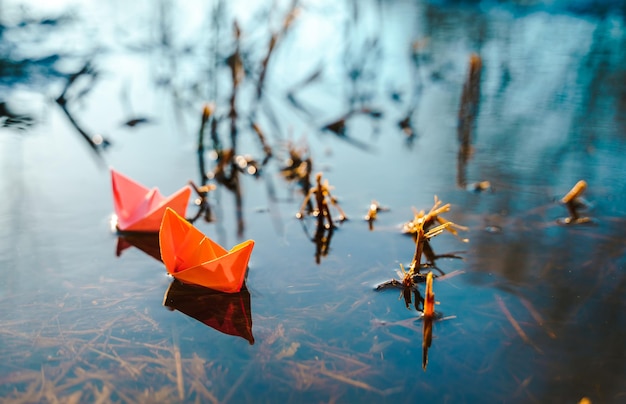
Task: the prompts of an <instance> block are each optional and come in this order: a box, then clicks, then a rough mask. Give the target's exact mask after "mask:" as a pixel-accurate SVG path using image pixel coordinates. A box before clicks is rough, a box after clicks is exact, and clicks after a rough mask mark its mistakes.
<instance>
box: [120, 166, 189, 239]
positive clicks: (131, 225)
mask: <svg viewBox="0 0 626 404" xmlns="http://www.w3.org/2000/svg"><path fill="white" fill-rule="evenodd" d="M111 183H112V187H113V207H114V209H115V214H116V215H117V228H118V230H120V231H122V232H157V231H159V227H160V225H161V219H162V218H163V214H164V213H165V209H166V208H168V207H169V208H171V209H173V210H174V211H176V212H177V213H179V214H181V215H183V216H184V215H185V213H186V212H187V204H188V203H189V197H190V196H191V188H189V187H188V186H185V187H183V188H181V189H180V190H178V191H177V192H175V193H174V194H172V195H170V196H169V197H164V196H163V195H161V193H159V190H158V189H157V188H153V189H149V188H146V187H144V186H143V185H141V184H139V183H138V182H136V181H134V180H132V179H130V178H128V177H127V176H125V175H123V174H121V173H119V172H117V171H115V170H113V169H111Z"/></svg>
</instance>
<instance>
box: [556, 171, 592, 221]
mask: <svg viewBox="0 0 626 404" xmlns="http://www.w3.org/2000/svg"><path fill="white" fill-rule="evenodd" d="M586 189H587V182H586V181H584V180H580V181H578V182H577V183H576V184H575V185H574V186H573V187H572V189H570V190H569V192H568V193H567V194H566V195H565V196H564V197H563V198H561V203H562V204H564V205H565V207H567V211H568V212H569V217H566V218H563V219H559V223H563V224H581V223H588V222H589V221H591V219H590V218H588V217H584V216H581V215H580V212H579V211H580V210H582V209H585V208H587V203H586V202H585V200H584V199H583V198H582V194H583V193H584V192H585V190H586Z"/></svg>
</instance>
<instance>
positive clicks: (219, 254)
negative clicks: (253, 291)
mask: <svg viewBox="0 0 626 404" xmlns="http://www.w3.org/2000/svg"><path fill="white" fill-rule="evenodd" d="M159 244H160V249H161V259H162V260H163V263H164V264H165V268H166V269H167V271H168V272H169V273H170V275H172V276H173V277H174V278H176V279H178V280H180V281H181V282H186V283H191V284H195V285H200V286H204V287H207V288H211V289H215V290H219V291H222V292H227V293H234V292H239V291H240V290H241V287H242V285H243V282H244V280H245V278H246V272H247V269H248V261H249V260H250V255H251V254H252V249H253V248H254V241H253V240H247V241H244V242H243V243H241V244H238V245H236V246H235V247H233V248H232V249H230V251H226V250H225V249H224V248H223V247H222V246H220V245H219V244H217V243H216V242H214V241H213V240H211V239H210V238H208V237H206V236H205V235H204V234H202V232H200V230H198V229H197V228H195V227H194V226H193V225H192V224H191V223H189V222H188V221H186V220H185V219H184V218H182V217H181V216H180V215H178V214H177V213H176V212H174V211H173V210H172V209H169V208H168V209H166V210H165V214H164V216H163V221H162V223H161V229H160V231H159Z"/></svg>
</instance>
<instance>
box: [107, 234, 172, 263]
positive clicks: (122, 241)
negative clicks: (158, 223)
mask: <svg viewBox="0 0 626 404" xmlns="http://www.w3.org/2000/svg"><path fill="white" fill-rule="evenodd" d="M131 247H136V248H138V249H140V250H141V251H143V252H145V253H146V254H148V255H149V256H151V257H153V258H154V259H156V260H159V261H161V250H160V249H159V235H158V234H157V233H124V234H121V235H119V236H118V238H117V247H116V249H115V256H117V257H119V256H121V255H122V252H123V251H124V250H126V249H128V248H131Z"/></svg>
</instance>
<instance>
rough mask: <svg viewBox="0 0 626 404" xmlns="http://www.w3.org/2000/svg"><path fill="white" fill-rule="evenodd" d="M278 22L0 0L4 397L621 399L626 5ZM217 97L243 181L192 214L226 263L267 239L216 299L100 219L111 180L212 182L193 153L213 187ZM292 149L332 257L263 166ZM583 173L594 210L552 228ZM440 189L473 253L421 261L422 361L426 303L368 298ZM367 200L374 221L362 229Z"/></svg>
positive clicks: (386, 10) (361, 9) (187, 7)
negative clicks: (209, 109)
mask: <svg viewBox="0 0 626 404" xmlns="http://www.w3.org/2000/svg"><path fill="white" fill-rule="evenodd" d="M291 8H292V4H291V3H289V2H286V1H285V2H280V1H279V2H245V1H237V2H222V1H213V2H185V4H184V5H182V4H179V2H173V1H166V0H164V1H143V2H138V3H137V4H136V5H133V6H132V7H130V8H129V6H128V4H127V3H126V2H117V1H112V2H108V3H106V4H101V3H100V2H85V3H82V4H80V5H78V4H75V3H73V2H68V3H67V4H66V3H60V4H52V3H51V4H49V5H47V6H46V7H41V5H39V4H37V3H36V2H30V3H29V2H24V3H21V2H14V1H5V2H3V3H2V7H1V11H2V12H1V13H0V24H1V25H0V52H1V54H0V57H1V58H2V59H1V60H0V73H1V80H0V89H1V92H0V102H1V103H2V104H1V105H2V118H1V119H2V120H1V121H0V122H2V126H3V128H1V129H0V173H1V174H0V195H1V198H0V269H1V270H2V271H3V274H2V275H3V276H2V281H1V282H0V307H1V314H0V346H1V347H0V358H1V359H2V361H1V364H0V382H1V383H0V395H1V397H2V399H3V400H2V401H3V402H58V401H61V402H96V401H97V402H110V401H116V402H118V401H119V402H195V401H198V402H277V401H285V402H374V401H375V402H417V401H420V402H422V401H424V402H503V401H504V402H578V401H579V400H581V399H583V398H584V397H587V398H589V399H590V400H591V401H592V402H598V403H600V402H602V403H607V402H623V401H624V400H626V383H625V382H624V380H626V365H625V364H626V357H625V351H624V342H625V341H626V318H625V317H624V316H625V314H624V313H626V299H625V297H624V294H625V292H626V275H625V272H624V271H625V270H626V228H625V226H624V225H625V224H626V220H625V219H624V218H625V216H626V177H625V173H626V160H625V159H624V157H623V156H624V154H625V153H626V68H625V67H624V66H626V52H625V51H624V49H626V31H625V29H626V26H625V25H624V15H625V11H624V10H625V9H624V8H623V7H622V5H621V4H617V5H615V4H613V3H609V2H592V1H588V2H586V1H578V2H573V3H572V2H569V3H568V2H541V1H536V2H522V1H519V2H515V1H509V2H481V3H478V2H469V1H468V2H462V1H432V2H429V1H387V2H380V1H378V2H377V1H364V2H360V1H359V2H356V1H342V2H333V1H319V2H310V1H301V2H298V3H297V4H296V5H295V12H294V14H293V21H292V22H291V23H290V24H287V28H284V27H285V24H284V21H286V16H288V15H290V9H291ZM235 21H236V22H237V26H238V28H239V30H240V36H239V39H238V40H237V39H236V36H235V34H234V28H233V26H234V22H235ZM272 34H275V35H276V36H275V46H274V48H273V49H272V51H271V52H269V53H268V45H269V43H270V37H271V35H272ZM237 52H238V53H239V55H240V59H237V58H234V57H233V56H232V55H234V54H235V53H237ZM268 54H269V57H268V56H267V55H268ZM472 54H475V55H478V56H479V57H480V60H481V63H482V69H481V70H480V81H479V83H480V91H479V96H478V98H477V99H478V103H477V106H476V108H475V110H474V113H473V114H472V119H473V121H472V125H471V129H470V130H469V132H468V133H461V132H460V131H459V130H458V128H459V124H458V123H459V106H460V104H461V98H462V97H461V95H462V93H463V88H464V83H466V80H467V77H468V69H469V67H468V66H469V60H470V56H471V55H472ZM238 60H240V61H241V66H242V69H241V70H238V73H239V78H240V80H241V81H240V83H239V85H238V87H237V91H236V92H235V94H236V98H235V107H236V108H235V109H236V112H237V116H236V118H235V119H231V118H232V117H233V114H232V113H231V112H232V111H231V107H230V105H231V101H232V99H233V78H232V74H231V68H230V67H229V63H230V66H232V65H233V63H234V62H233V61H238ZM265 62H266V63H265ZM264 63H265V64H266V65H267V68H266V69H264V68H263V65H264ZM77 72H80V73H81V74H74V73H77ZM73 74H74V75H73ZM262 76H263V78H262V79H261V77H262ZM259 83H261V85H259ZM259 88H260V89H261V91H260V94H261V95H260V96H257V94H259V92H258V89H259ZM206 102H214V103H215V114H216V116H217V117H220V121H219V122H220V123H219V124H218V125H217V129H216V132H215V133H217V136H218V138H219V140H220V142H222V143H223V147H224V148H231V147H233V139H235V141H236V145H235V146H236V152H237V153H238V154H241V155H249V156H251V158H252V159H254V160H255V161H256V162H258V163H259V165H258V166H257V172H258V169H259V168H260V175H257V176H253V175H248V174H245V173H240V174H239V175H238V177H237V178H238V181H239V182H238V184H239V189H240V193H239V197H237V195H236V194H235V193H233V192H231V191H230V190H229V189H227V187H225V186H222V185H219V184H218V187H217V189H216V190H215V191H214V192H212V193H211V194H210V198H209V200H208V201H209V203H210V206H211V213H212V216H213V218H214V220H213V221H212V222H207V221H204V220H202V219H199V220H197V221H196V222H195V225H196V226H197V227H198V228H199V229H200V230H201V231H203V232H204V233H205V234H207V235H209V236H210V237H212V238H214V239H215V240H216V241H218V242H219V243H220V244H221V245H223V246H225V247H227V248H230V247H232V246H233V245H235V244H237V243H238V242H240V241H242V240H244V239H248V238H250V239H254V240H255V241H256V246H255V250H254V252H253V255H252V259H251V261H250V267H249V274H248V278H247V282H246V283H247V289H248V290H247V291H246V292H243V293H241V294H237V295H233V296H224V295H215V294H210V293H205V292H203V291H198V290H195V289H192V290H189V288H187V289H185V287H184V286H181V285H180V284H177V283H173V280H172V279H171V278H169V277H168V276H166V271H165V268H164V266H163V264H162V263H161V262H160V261H159V260H158V259H155V258H157V257H158V254H157V253H155V251H158V245H155V240H154V238H139V239H137V238H132V237H131V238H121V237H118V235H117V234H115V232H112V231H111V229H110V218H111V214H112V199H111V189H110V174H109V170H108V169H107V167H114V168H115V169H117V170H119V171H121V172H123V173H125V174H126V175H128V176H130V177H132V178H134V179H136V180H137V181H139V182H141V183H143V184H145V185H147V186H149V187H152V186H158V187H159V188H160V190H161V191H162V192H163V193H164V194H170V193H172V192H174V191H176V190H177V189H179V188H180V187H181V186H183V185H185V184H186V183H187V182H188V181H189V180H192V181H194V182H196V183H200V182H202V178H203V177H202V175H201V171H200V170H199V161H200V160H201V159H202V160H204V161H205V163H206V167H205V170H206V171H214V170H215V166H216V164H215V162H214V160H213V158H214V156H213V153H212V152H213V150H212V148H213V147H214V146H215V143H214V142H213V141H212V140H210V139H209V135H208V134H207V136H205V148H206V150H205V153H201V154H200V157H199V154H198V152H197V149H198V132H199V128H200V124H201V112H202V108H203V105H204V104H205V103H206ZM133 120H134V121H135V122H134V124H133V123H132V121H133ZM231 122H235V123H236V124H235V127H236V130H237V134H236V136H231V133H233V130H232V128H231ZM251 122H255V123H257V125H258V126H259V127H260V128H261V129H262V131H263V132H264V140H265V142H266V144H267V145H268V146H269V147H270V148H271V149H272V151H273V152H272V158H270V159H269V161H268V162H267V164H265V165H262V164H260V162H261V161H262V160H263V159H264V156H265V153H264V149H263V147H262V143H261V141H260V138H259V137H258V136H257V135H256V134H255V132H254V131H253V130H252V129H251V127H250V123H251ZM129 123H130V124H129ZM331 124H336V125H331ZM342 124H343V128H342V127H341V126H342ZM329 125H330V129H337V128H338V127H339V130H335V131H333V130H328V129H323V128H325V127H327V126H329ZM403 129H404V130H403ZM81 131H82V133H83V135H85V136H83V135H81ZM86 139H89V141H88V140H86ZM102 139H104V140H105V141H106V142H105V143H109V144H110V146H108V147H103V143H102ZM288 141H291V143H292V144H295V145H297V146H298V147H300V151H303V154H306V155H309V156H310V157H311V160H312V161H313V173H315V172H323V175H324V178H325V179H328V180H329V182H330V184H331V185H332V186H333V187H334V188H333V189H332V193H333V195H335V196H336V197H337V198H338V201H339V203H340V206H341V207H342V209H343V210H344V211H345V212H346V215H347V216H348V219H349V220H348V221H346V222H344V223H341V224H340V225H339V226H338V228H337V229H336V230H335V231H334V232H333V233H332V234H331V235H330V240H329V237H328V236H329V235H328V234H326V235H325V236H324V237H322V238H321V239H322V241H323V242H322V244H324V243H325V244H324V245H320V242H319V240H320V238H318V242H317V243H316V237H315V223H316V222H315V220H313V219H311V218H307V219H305V220H303V221H300V220H298V219H297V218H296V213H297V212H298V209H299V208H300V204H301V203H302V200H303V195H302V193H301V192H300V189H299V187H298V186H297V185H296V184H294V183H287V182H286V181H285V179H284V178H283V176H282V175H281V174H280V169H281V167H284V166H285V165H286V156H287V146H286V145H287V144H288ZM90 142H91V143H90ZM464 142H465V143H464ZM464 144H465V145H466V146H467V148H466V149H464V148H463V145H464ZM252 165H253V164H252V163H250V164H249V166H252ZM580 179H583V180H585V181H586V182H587V184H588V190H587V192H586V193H585V194H584V197H585V199H586V200H587V201H588V209H587V210H586V211H585V212H584V214H585V215H587V216H589V217H590V218H591V219H592V220H591V222H590V223H588V224H585V225H571V226H564V225H559V224H557V220H558V219H560V218H563V217H566V216H567V209H566V208H565V207H564V206H563V205H561V204H559V203H558V200H559V199H560V198H561V197H562V196H563V195H564V194H565V193H566V192H567V191H568V190H569V189H570V188H571V187H572V186H573V185H574V184H575V183H576V182H577V181H578V180H580ZM480 181H489V184H490V187H489V188H488V189H487V190H485V191H483V192H476V191H473V190H472V189H471V188H472V187H473V185H472V184H475V183H477V182H480ZM209 183H215V180H212V179H209ZM435 195H437V196H438V197H439V198H440V199H441V200H443V201H444V202H445V203H451V204H452V206H451V211H450V212H449V213H448V214H445V215H444V216H445V217H446V218H447V219H448V220H452V221H454V222H455V223H458V224H460V225H464V226H467V227H468V230H467V231H465V232H462V234H460V238H468V239H469V242H468V243H464V242H463V241H461V240H460V238H455V237H453V236H452V235H450V234H443V235H440V236H438V237H437V238H436V239H434V240H433V241H432V244H431V245H432V247H433V250H434V251H435V253H436V254H452V255H458V256H460V257H461V258H462V259H455V258H440V259H438V260H437V261H436V265H437V267H438V268H439V269H440V270H441V271H443V272H444V273H446V274H448V276H446V277H441V278H439V279H436V280H435V282H434V292H435V296H436V300H437V301H438V302H439V304H438V305H437V306H436V311H437V312H439V313H440V314H441V317H442V318H441V319H439V320H437V321H435V323H434V330H433V340H432V346H431V348H430V350H429V355H428V366H427V368H426V369H425V370H423V369H422V326H423V323H422V320H421V319H420V316H419V313H418V312H417V311H415V310H414V309H410V310H409V309H407V308H406V307H405V304H404V301H402V300H400V299H399V291H395V290H388V291H382V292H375V291H374V288H375V287H376V285H378V284H379V283H381V282H384V281H387V280H389V279H391V278H392V277H397V274H396V270H398V269H399V264H400V263H402V264H404V265H408V264H409V263H410V261H411V258H412V256H413V251H414V243H413V241H412V239H411V238H410V237H408V236H405V235H403V234H402V233H401V231H400V229H401V225H402V223H404V222H407V221H409V220H412V219H413V215H414V213H413V210H412V209H413V208H416V209H417V210H421V209H425V210H428V209H429V208H430V207H431V206H432V204H433V198H434V196H435ZM372 200H377V201H379V202H380V204H381V205H382V206H384V207H387V208H389V210H387V211H381V212H379V214H378V215H377V220H376V221H375V222H374V223H373V229H372V230H370V229H369V227H368V223H367V222H365V221H364V220H363V216H364V215H365V214H366V213H367V211H368V206H369V204H370V202H371V201H372ZM238 204H239V205H240V208H239V209H238V208H237V205H238ZM197 211H198V206H195V205H190V207H189V212H190V213H189V215H195V213H196V212H197ZM324 248H327V249H328V250H327V253H323V252H322V253H320V252H319V251H318V250H324ZM151 255H152V256H151ZM153 256H155V257H153ZM318 262H319V263H318ZM436 273H438V272H436ZM419 287H420V289H421V290H422V291H423V286H422V285H420V286H419Z"/></svg>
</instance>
